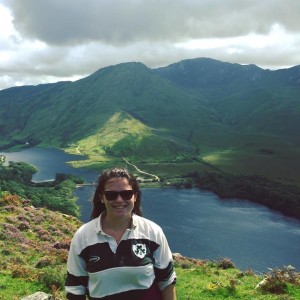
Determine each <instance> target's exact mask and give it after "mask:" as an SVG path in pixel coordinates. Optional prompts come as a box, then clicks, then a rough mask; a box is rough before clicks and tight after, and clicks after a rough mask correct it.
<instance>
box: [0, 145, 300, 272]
mask: <svg viewBox="0 0 300 300" xmlns="http://www.w3.org/2000/svg"><path fill="white" fill-rule="evenodd" d="M0 154H4V155H5V156H7V160H8V161H9V160H14V161H24V162H28V163H31V164H33V165H35V166H36V167H37V168H38V169H39V171H38V173H37V174H35V175H34V178H33V180H36V181H40V180H48V179H53V178H54V177H55V173H56V172H64V173H69V174H75V175H78V176H82V177H84V178H85V179H86V180H87V181H88V182H94V181H95V180H96V178H97V176H98V174H97V173H96V172H94V171H90V170H87V169H83V168H81V169H74V168H72V167H71V166H70V165H69V164H67V161H70V160H74V159H78V156H75V155H69V154H66V153H64V152H62V151H60V150H57V149H39V148H32V149H26V150H23V151H20V152H15V153H3V152H2V153H0ZM93 192H94V188H93V187H83V188H79V189H77V190H76V196H77V197H78V201H77V203H78V205H79V206H80V208H81V220H82V221H84V222H87V221H88V220H89V217H90V213H91V202H90V200H91V197H92V195H93ZM142 193H143V198H142V208H143V213H144V216H145V217H146V218H149V219H151V220H153V221H155V222H156V223H158V224H159V225H160V226H161V227H162V228H163V230H164V232H165V234H166V236H167V238H168V241H169V244H170V247H171V250H172V251H173V252H179V253H181V254H182V255H185V256H189V257H194V258H200V259H213V260H215V259H218V258H224V257H227V258H230V259H231V260H232V261H233V262H234V263H235V264H236V266H237V267H238V268H240V269H242V270H244V269H247V268H252V269H253V270H255V271H257V272H267V271H268V268H275V267H282V266H284V265H286V266H287V265H292V266H294V267H296V268H297V270H300V255H299V253H300V221H299V220H296V219H293V218H289V217H286V216H284V215H282V214H280V213H278V212H276V211H273V210H270V209H268V208H266V207H264V206H261V205H259V204H256V203H252V202H250V201H246V200H239V199H227V200H223V199H220V198H219V197H218V196H216V195H215V194H213V193H210V192H206V191H202V190H199V189H195V188H194V189H173V188H166V189H165V188H164V189H161V188H144V189H142Z"/></svg>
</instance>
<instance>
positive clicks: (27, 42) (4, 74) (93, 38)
mask: <svg viewBox="0 0 300 300" xmlns="http://www.w3.org/2000/svg"><path fill="white" fill-rule="evenodd" d="M299 18H300V0H0V89H5V88H8V87H12V86H19V85H31V84H33V85H36V84H39V83H47V82H57V81H62V80H77V79H79V78H81V77H85V76H87V75H89V74H91V73H93V72H95V71H96V70H98V69H100V68H103V67H105V66H109V65H115V64H118V63H122V62H129V61H139V62H142V63H144V64H145V65H147V66H148V67H150V68H155V67H160V66H167V65H169V64H171V63H175V62H178V61H180V60H183V59H189V58H196V57H210V58H214V59H218V60H221V61H226V62H232V63H240V64H256V65H257V66H260V67H262V68H265V69H266V68H269V69H281V68H287V67H291V66H295V65H299V64H300V21H299V20H300V19H299Z"/></svg>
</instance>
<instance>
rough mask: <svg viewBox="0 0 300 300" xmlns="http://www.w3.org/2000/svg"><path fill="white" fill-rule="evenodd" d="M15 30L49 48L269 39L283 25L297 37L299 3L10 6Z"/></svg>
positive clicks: (48, 0) (84, 0) (150, 0)
mask: <svg viewBox="0 0 300 300" xmlns="http://www.w3.org/2000/svg"><path fill="white" fill-rule="evenodd" d="M10 3H11V7H12V9H13V12H14V16H15V19H14V25H15V28H16V29H17V30H18V31H19V32H20V33H21V34H22V35H23V36H26V37H29V38H34V39H39V40H41V41H44V42H46V43H48V44H57V45H69V44H81V43H86V42H90V41H99V42H102V43H105V44H111V45H117V46H120V45H126V44H130V43H135V42H140V41H152V42H157V41H170V42H176V41H180V40H182V39H183V38H185V39H191V38H193V39H196V38H198V39H199V38H208V37H232V36H241V35H245V34H247V33H249V32H255V33H263V34H264V33H267V32H269V30H270V28H271V27H272V26H273V25H274V24H276V23H278V24H280V25H281V26H282V27H284V28H285V29H286V30H287V31H298V30H299V29H300V22H298V18H299V14H298V12H299V11H300V2H299V1H298V0H286V1H282V0H272V1H271V2H270V1H261V0H260V1H259V0H256V1H254V0H243V1H238V0H226V1H224V0H209V1H197V0H176V1H174V0H164V1H160V0H126V1H124V0H113V1H112V0H101V1H97V0H77V1H74V0H64V1H61V0H43V1H38V0H26V1H19V0H11V1H10Z"/></svg>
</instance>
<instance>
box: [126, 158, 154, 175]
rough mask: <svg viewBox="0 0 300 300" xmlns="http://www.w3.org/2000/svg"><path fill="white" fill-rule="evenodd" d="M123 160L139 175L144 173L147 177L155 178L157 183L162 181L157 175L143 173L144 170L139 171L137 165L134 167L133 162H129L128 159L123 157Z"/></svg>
mask: <svg viewBox="0 0 300 300" xmlns="http://www.w3.org/2000/svg"><path fill="white" fill-rule="evenodd" d="M122 159H123V160H124V161H125V162H126V163H127V164H128V165H131V166H133V167H134V168H135V169H136V170H137V171H138V172H139V173H142V174H145V175H148V176H151V177H154V178H155V180H156V181H160V179H159V177H158V176H156V175H154V174H150V173H147V172H144V171H142V170H141V169H139V168H138V167H137V166H136V165H134V164H132V163H131V162H129V161H128V159H126V158H125V157H122Z"/></svg>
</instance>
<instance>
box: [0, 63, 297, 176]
mask: <svg viewBox="0 0 300 300" xmlns="http://www.w3.org/2000/svg"><path fill="white" fill-rule="evenodd" d="M299 83H300V66H295V67H293V68H289V69H284V70H276V71H270V70H264V69H261V68H259V67H257V66H255V65H239V64H232V63H226V62H221V61H217V60H213V59H209V58H199V59H191V60H184V61H181V62H178V63H175V64H172V65H169V66H167V67H163V68H158V69H150V68H148V67H146V66H145V65H143V64H142V63H139V62H130V63H123V64H118V65H115V66H109V67H106V68H103V69H100V70H98V71H97V72H95V73H93V74H91V75H90V76H87V77H86V78H83V79H81V80H78V81H75V82H58V83H55V84H44V85H38V86H24V87H14V88H10V89H6V90H2V91H0V138H1V140H0V150H4V149H11V148H12V147H14V148H16V147H20V146H22V147H23V146H25V144H27V146H35V145H39V146H44V147H46V146H52V147H53V146H54V147H60V148H64V149H66V148H68V149H69V150H68V151H71V152H73V153H80V154H85V155H87V156H88V157H89V159H90V160H91V161H90V165H92V164H94V163H96V162H100V163H103V162H107V161H111V160H112V161H115V160H116V159H120V157H122V156H126V157H127V158H130V159H131V160H133V161H134V162H139V163H140V164H144V165H143V166H144V167H145V168H146V169H148V171H149V170H150V169H151V168H154V170H155V171H158V172H161V171H162V170H161V168H162V167H163V168H165V169H164V171H165V172H164V173H165V174H170V173H172V174H173V175H174V176H177V175H184V176H188V174H189V173H191V172H194V171H197V172H198V171H201V170H202V169H203V167H205V168H212V169H214V170H217V169H220V170H223V171H226V172H229V173H234V174H239V173H247V174H250V175H253V174H260V175H263V176H267V177H274V178H284V179H288V180H294V181H296V182H297V180H298V179H300V175H299V172H298V170H297V168H296V165H297V163H298V162H299V161H300V139H299V134H298V129H299V128H300V90H299ZM159 162H160V163H164V166H162V165H161V164H160V165H159V166H158V165H151V164H152V163H159ZM147 163H148V164H147ZM178 163H180V164H178ZM146 164H147V165H146ZM174 164H175V165H174ZM151 171H153V170H151Z"/></svg>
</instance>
